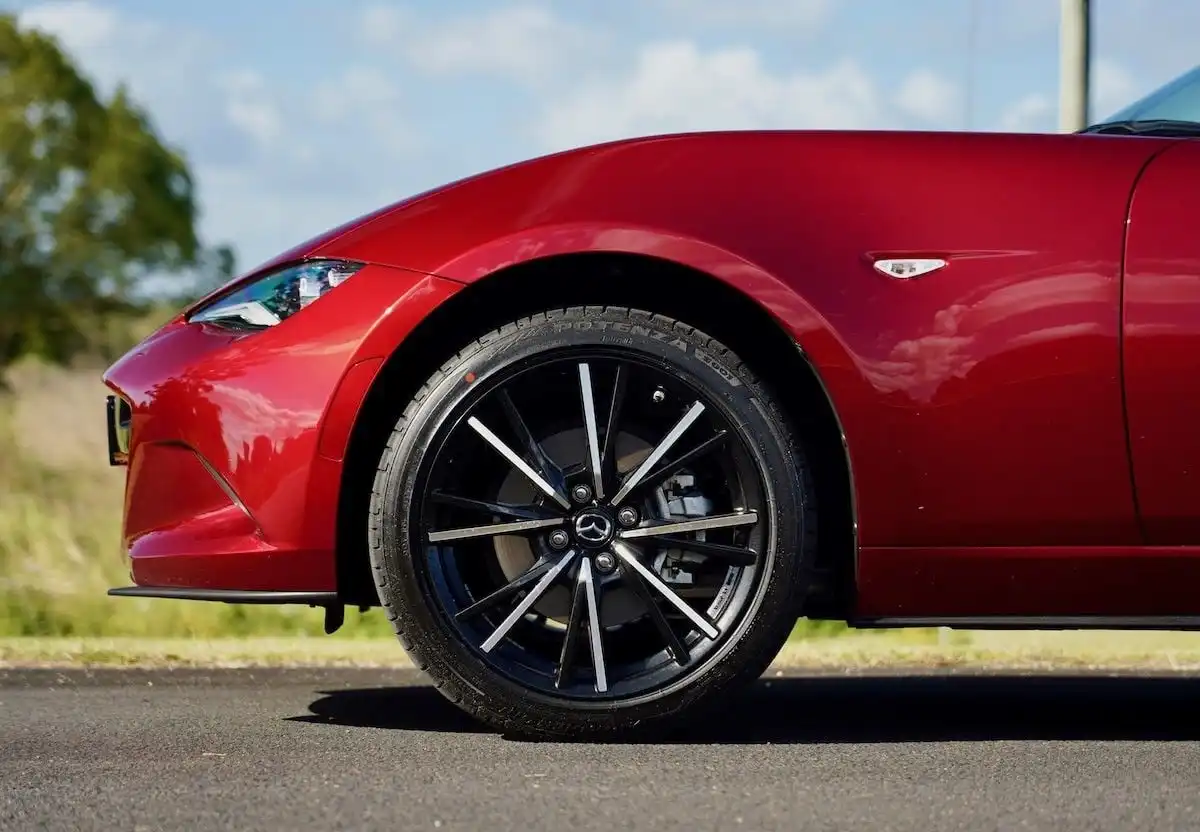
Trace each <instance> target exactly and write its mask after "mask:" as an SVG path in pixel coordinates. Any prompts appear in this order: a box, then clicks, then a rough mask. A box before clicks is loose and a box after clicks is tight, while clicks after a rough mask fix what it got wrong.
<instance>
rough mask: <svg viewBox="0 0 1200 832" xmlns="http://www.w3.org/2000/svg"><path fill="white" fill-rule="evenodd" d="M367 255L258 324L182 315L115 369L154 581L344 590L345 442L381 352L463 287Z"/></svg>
mask: <svg viewBox="0 0 1200 832" xmlns="http://www.w3.org/2000/svg"><path fill="white" fill-rule="evenodd" d="M458 288H459V286H458V284H455V283H452V282H450V281H445V280H441V279H440V278H435V277H430V276H428V275H423V274H417V273H414V272H408V271H404V270H399V269H392V268H386V267H382V266H369V267H367V268H365V269H363V271H361V272H360V273H359V274H358V275H356V276H355V278H354V279H353V280H350V281H347V283H346V284H345V286H343V287H339V289H338V291H336V292H332V293H330V294H329V296H328V297H326V298H322V300H321V301H320V302H319V303H315V304H313V305H312V306H311V307H309V308H307V309H305V310H303V311H302V312H300V313H298V314H297V315H295V316H294V317H292V318H289V319H288V320H287V321H286V322H285V323H283V324H280V325H279V326H277V327H274V328H272V329H269V330H264V331H261V332H255V333H252V334H247V333H237V332H230V331H228V330H222V329H218V328H216V327H211V326H208V325H203V324H189V323H186V322H185V321H183V320H182V319H176V320H175V321H172V322H171V323H169V324H167V325H166V326H165V327H163V328H162V329H160V330H159V331H158V332H156V333H155V334H154V335H152V336H150V337H149V338H148V339H147V340H146V341H144V342H143V343H142V344H140V345H139V346H138V347H136V348H134V349H133V350H131V351H130V352H129V353H128V354H127V355H126V356H124V357H123V358H122V359H121V360H120V361H118V362H117V363H116V364H114V365H113V366H112V367H111V368H110V369H109V370H108V372H107V373H105V376H104V380H105V383H106V384H107V385H108V386H109V387H110V388H111V389H112V390H113V392H114V394H115V395H114V396H112V397H110V399H109V404H108V417H107V418H108V436H109V462H110V463H112V464H114V465H126V466H127V470H128V473H127V479H126V487H125V511H124V523H123V538H124V543H125V547H126V550H127V551H128V553H129V557H130V562H131V571H132V576H133V583H134V584H136V585H137V586H139V587H147V588H177V589H198V590H206V591H225V590H236V591H247V590H253V591H262V592H303V593H327V592H334V591H336V589H337V587H336V583H337V581H336V563H335V556H334V546H335V540H336V537H337V534H336V532H337V516H338V499H339V491H340V486H341V476H342V460H343V457H344V451H345V447H346V444H347V441H348V439H349V435H350V433H351V431H352V428H353V424H354V422H355V419H356V418H357V414H358V410H359V407H360V405H361V404H362V401H363V398H364V396H365V394H366V392H367V390H368V389H369V387H370V384H371V383H372V382H373V380H374V378H375V375H376V373H377V371H378V369H379V368H380V367H381V366H382V365H383V362H384V360H385V359H386V358H387V357H388V356H389V355H390V354H391V353H392V352H393V351H394V350H395V349H396V347H397V346H398V345H399V343H400V342H401V341H402V340H403V338H404V337H406V336H407V335H408V333H409V332H411V330H412V328H413V327H415V326H416V325H417V324H418V323H419V322H420V321H421V320H423V319H424V318H425V316H426V315H427V314H428V313H429V312H430V311H431V310H432V309H433V308H435V307H436V306H438V305H439V304H440V303H441V302H443V301H444V300H445V299H447V298H448V297H450V296H451V295H453V294H454V293H455V292H457V291H458Z"/></svg>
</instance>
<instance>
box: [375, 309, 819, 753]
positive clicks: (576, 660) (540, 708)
mask: <svg viewBox="0 0 1200 832" xmlns="http://www.w3.org/2000/svg"><path fill="white" fill-rule="evenodd" d="M811 494H812V490H811V487H810V485H809V482H808V479H807V474H806V468H805V462H804V458H803V455H802V452H801V451H800V448H799V446H798V444H797V442H796V440H795V438H794V437H793V435H792V433H791V431H790V430H789V427H788V425H787V424H786V422H785V420H784V419H783V417H782V415H781V413H780V411H779V409H778V408H777V406H776V405H775V404H774V403H773V402H772V400H771V397H770V396H769V395H768V393H767V391H766V390H765V389H764V388H763V386H762V385H761V384H759V383H758V381H757V380H756V379H755V378H754V376H753V375H752V374H751V373H750V371H749V370H748V369H747V368H746V367H745V366H744V365H743V364H742V363H741V362H740V361H739V360H738V358H737V357H736V356H735V355H734V354H733V353H731V352H730V351H729V350H728V349H726V348H725V347H724V346H722V345H721V344H719V343H717V342H716V341H714V340H713V339H711V338H709V337H708V336H706V335H704V334H703V333H701V332H699V331H697V330H696V329H694V328H692V327H690V326H687V325H685V324H683V323H680V322H677V321H673V320H669V319H667V318H664V317H661V316H657V315H652V314H650V313H646V312H640V311H637V310H629V309H622V308H614V307H604V308H593V307H587V308H583V307H579V308H571V309H565V310H555V311H550V312H546V313H541V314H538V315H535V316H533V317H531V318H526V319H523V320H520V321H516V322H514V323H512V324H509V325H507V326H504V327H501V328H500V329H499V330H496V331H494V332H492V333H490V334H488V335H487V336H485V337H483V338H481V339H479V340H478V341H475V342H473V343H471V344H469V345H467V346H466V347H465V348H464V349H463V350H462V351H461V352H460V353H459V354H458V355H456V356H455V357H454V358H453V359H452V360H451V361H449V362H448V363H447V364H445V365H444V366H443V367H442V368H441V370H440V371H439V372H438V373H437V374H435V375H434V376H433V378H431V379H429V381H428V382H427V383H426V385H425V386H424V387H422V389H421V390H420V391H419V392H418V394H417V396H416V397H415V398H414V399H413V401H412V402H411V403H410V404H409V405H408V407H407V409H406V410H405V412H404V415H403V417H402V418H401V419H400V420H399V423H398V424H397V427H396V429H395V432H394V433H393V434H392V437H391V441H390V442H389V443H388V445H387V447H386V449H385V451H384V453H383V456H382V459H381V463H380V467H379V472H378V475H377V477H376V481H375V487H374V491H373V494H372V498H371V512H370V549H371V559H372V566H373V568H374V574H375V577H376V583H377V586H378V589H379V594H380V600H381V601H382V603H383V605H384V607H385V609H386V610H387V612H388V615H389V617H390V618H391V620H392V621H393V623H394V625H395V629H396V633H397V635H398V636H399V637H400V639H401V641H402V642H403V643H404V645H405V646H406V648H407V649H408V651H409V653H410V654H411V656H412V657H413V658H414V660H415V661H416V662H417V663H418V664H419V665H420V666H421V667H423V668H424V669H425V670H426V672H428V673H429V675H430V676H432V677H433V679H434V680H435V682H436V683H437V685H438V687H439V689H440V690H441V691H442V692H443V693H444V694H445V695H446V696H448V697H449V698H450V699H451V700H453V701H454V702H456V703H457V704H458V705H460V706H461V707H462V708H464V709H465V710H467V711H469V712H470V713H472V714H474V715H475V716H477V717H479V718H481V719H483V720H484V721H486V722H488V723H490V724H492V725H494V726H497V727H499V728H501V729H502V730H506V731H509V732H512V733H517V734H520V735H524V736H536V737H543V738H566V737H598V736H616V735H618V734H622V733H627V732H630V731H633V730H646V729H656V728H660V727H663V726H665V725H666V724H667V723H669V722H670V721H672V720H673V719H674V718H676V717H677V716H679V715H682V714H684V713H685V712H688V711H691V710H693V709H698V708H700V707H702V706H704V705H706V704H711V703H712V702H713V701H714V700H715V699H716V698H717V697H718V696H720V695H721V694H723V693H725V692H727V691H729V690H731V689H733V688H735V687H736V686H738V685H739V684H741V683H744V682H746V681H748V680H750V679H752V678H754V677H756V676H757V675H759V674H760V673H761V672H762V671H763V670H764V669H765V668H766V666H767V665H768V664H769V663H770V661H771V659H772V658H773V657H774V656H775V654H776V653H777V652H778V650H779V649H780V647H781V646H782V644H783V642H784V640H785V639H786V637H787V634H788V632H789V631H790V629H791V627H792V625H793V624H794V622H795V619H796V614H797V609H798V604H797V600H798V598H799V597H800V592H801V591H802V590H803V586H802V582H803V575H804V574H805V573H806V570H805V566H806V564H807V559H808V558H809V557H810V556H811V554H812V549H813V544H814V540H815V513H814V508H813V505H812V499H811Z"/></svg>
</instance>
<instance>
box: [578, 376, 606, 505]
mask: <svg viewBox="0 0 1200 832" xmlns="http://www.w3.org/2000/svg"><path fill="white" fill-rule="evenodd" d="M579 398H580V400H581V403H582V405H583V434H584V440H585V441H586V443H587V453H586V454H585V456H584V465H585V467H586V469H587V473H588V477H589V478H590V479H591V481H592V491H593V493H594V494H595V495H596V499H597V500H603V499H604V467H603V465H602V463H601V460H600V429H599V427H598V426H597V424H596V397H595V395H594V393H593V392H592V368H591V367H589V366H588V365H587V364H580V365H579Z"/></svg>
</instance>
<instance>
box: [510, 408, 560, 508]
mask: <svg viewBox="0 0 1200 832" xmlns="http://www.w3.org/2000/svg"><path fill="white" fill-rule="evenodd" d="M497 398H498V399H499V401H500V407H501V408H502V409H503V410H504V417H505V418H506V419H507V420H508V425H509V427H510V428H512V431H513V433H514V434H516V436H517V438H518V439H520V441H521V444H522V445H524V446H525V453H527V454H528V455H529V459H530V460H531V461H532V462H533V464H534V465H535V466H537V469H538V471H539V472H540V473H541V474H542V476H543V477H545V479H546V481H547V482H548V483H549V484H550V485H551V486H552V487H553V488H554V490H555V492H557V493H558V494H559V495H560V496H561V495H563V494H564V493H565V492H566V487H565V486H564V482H563V472H562V469H560V468H559V467H558V466H557V465H555V464H554V460H552V459H550V457H549V456H547V455H546V449H545V448H543V447H542V443H541V442H538V441H537V439H536V438H535V437H534V435H533V432H532V431H531V430H530V429H529V423H528V422H526V421H525V417H524V416H522V415H521V411H520V410H518V409H517V405H516V402H514V401H513V397H512V394H511V393H509V392H508V391H507V390H501V391H500V392H499V394H498V395H497ZM556 502H557V501H556ZM559 505H562V503H559ZM568 505H569V504H568ZM565 507H566V506H564V508H565Z"/></svg>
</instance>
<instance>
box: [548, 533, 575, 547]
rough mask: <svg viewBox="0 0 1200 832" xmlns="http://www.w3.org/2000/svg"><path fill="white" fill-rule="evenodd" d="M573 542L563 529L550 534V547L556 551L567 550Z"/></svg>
mask: <svg viewBox="0 0 1200 832" xmlns="http://www.w3.org/2000/svg"><path fill="white" fill-rule="evenodd" d="M570 542H571V538H570V536H569V535H568V534H567V533H566V532H565V531H564V530H562V529H555V530H554V531H552V532H550V545H551V546H552V547H554V548H555V549H565V548H566V547H567V544H568V543H570Z"/></svg>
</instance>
